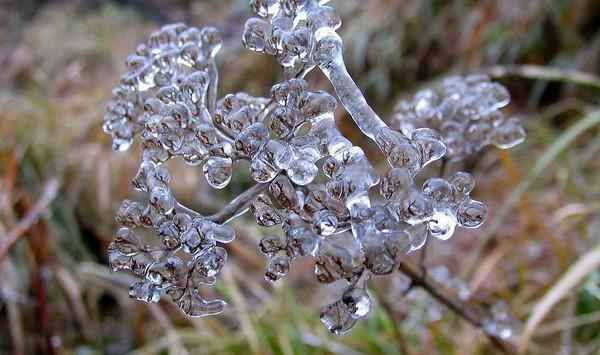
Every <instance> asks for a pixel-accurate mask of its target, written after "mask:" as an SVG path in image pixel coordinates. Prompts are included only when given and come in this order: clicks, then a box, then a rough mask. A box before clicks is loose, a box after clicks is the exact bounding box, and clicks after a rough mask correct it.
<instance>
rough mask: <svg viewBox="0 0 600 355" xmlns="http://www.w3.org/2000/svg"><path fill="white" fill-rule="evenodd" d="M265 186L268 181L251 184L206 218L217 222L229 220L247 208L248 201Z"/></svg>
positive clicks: (262, 190)
mask: <svg viewBox="0 0 600 355" xmlns="http://www.w3.org/2000/svg"><path fill="white" fill-rule="evenodd" d="M267 187H269V184H268V183H264V184H256V185H254V186H252V187H251V188H249V189H248V190H246V191H244V192H242V193H241V194H240V195H239V196H238V197H236V198H235V199H234V200H233V201H231V202H230V203H229V204H228V205H227V206H225V207H224V208H223V209H222V210H220V211H219V212H217V213H215V214H213V215H210V216H208V217H207V218H208V219H210V220H212V221H213V222H216V223H219V224H222V223H225V222H227V221H229V220H230V219H232V218H234V217H236V216H238V215H240V214H242V213H244V212H246V210H247V209H248V204H250V202H252V200H254V198H255V197H256V196H258V195H260V194H261V193H263V192H264V191H265V190H266V189H267Z"/></svg>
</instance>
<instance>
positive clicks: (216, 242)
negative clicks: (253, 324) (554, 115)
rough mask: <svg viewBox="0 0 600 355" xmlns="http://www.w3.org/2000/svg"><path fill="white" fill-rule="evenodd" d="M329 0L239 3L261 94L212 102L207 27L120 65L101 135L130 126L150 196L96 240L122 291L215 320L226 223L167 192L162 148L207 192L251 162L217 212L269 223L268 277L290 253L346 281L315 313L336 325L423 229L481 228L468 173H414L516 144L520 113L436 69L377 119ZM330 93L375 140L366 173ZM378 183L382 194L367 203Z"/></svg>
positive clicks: (367, 303) (264, 248)
mask: <svg viewBox="0 0 600 355" xmlns="http://www.w3.org/2000/svg"><path fill="white" fill-rule="evenodd" d="M327 2H328V1H324V0H319V1H318V0H252V1H251V7H252V9H253V10H254V11H255V12H256V14H257V15H258V16H259V17H260V18H254V19H250V20H248V21H247V22H246V24H245V26H244V32H243V34H242V43H243V44H244V46H245V47H246V48H248V49H250V50H252V51H256V52H261V53H266V54H269V55H272V56H274V57H275V58H276V60H277V61H278V62H279V63H280V65H281V67H282V69H283V77H284V80H283V81H282V82H280V83H278V84H275V85H273V86H272V87H271V90H270V92H269V95H268V96H269V97H255V96H251V95H249V94H246V93H235V94H226V95H224V96H223V97H221V98H219V99H218V98H217V90H216V85H217V82H218V75H217V70H216V64H215V55H216V54H217V52H218V51H219V49H220V48H221V39H220V37H219V34H218V32H217V31H216V30H215V29H214V28H204V29H196V28H193V27H187V26H185V25H182V24H174V25H167V26H164V27H163V28H161V29H160V30H159V31H157V32H155V33H152V34H151V36H150V38H149V40H148V41H147V42H146V43H144V44H141V45H140V46H138V48H137V49H136V51H135V53H134V54H133V55H131V56H130V57H129V58H128V59H127V61H126V65H127V69H128V72H127V74H125V75H124V76H123V77H122V79H121V81H120V83H119V85H118V86H117V87H116V88H115V89H114V90H113V93H112V100H111V101H110V102H109V104H108V107H107V113H106V115H105V116H104V121H103V129H104V131H105V132H106V133H108V134H110V135H111V137H112V139H113V148H114V149H116V150H121V151H122V150H126V149H127V148H129V146H130V145H131V144H132V142H133V139H134V137H135V136H139V137H140V140H141V146H142V159H141V162H140V167H139V169H138V172H137V174H136V176H135V177H134V179H133V185H134V187H135V188H136V189H137V190H140V191H143V192H146V193H147V195H148V199H147V201H146V202H145V203H141V202H136V201H131V200H125V201H124V202H123V204H122V206H121V208H120V210H119V212H118V215H117V218H116V220H117V223H118V224H119V229H118V231H117V233H116V236H115V238H114V240H113V242H111V244H110V245H109V248H108V255H109V264H110V266H111V268H112V269H113V270H117V269H128V270H131V271H132V272H133V273H134V274H136V275H137V276H139V277H140V281H138V282H136V283H134V284H133V285H132V286H131V288H130V293H129V295H130V296H131V297H132V298H135V299H138V300H141V301H145V302H158V301H159V300H160V298H161V297H162V296H164V295H167V296H169V297H170V298H171V299H172V300H173V301H174V302H175V303H176V304H177V305H178V307H179V308H180V309H181V310H182V311H183V312H184V313H186V314H187V315H189V316H206V315H213V314H218V313H220V312H222V311H223V310H224V308H225V305H226V304H225V302H224V301H222V300H205V299H204V298H203V297H201V293H199V292H198V290H199V289H200V288H201V287H205V286H211V285H214V283H215V282H216V277H217V276H218V273H219V271H220V270H221V268H222V267H223V266H224V264H225V262H226V260H227V252H226V250H225V249H224V247H223V246H224V244H226V243H230V242H232V241H233V240H234V238H235V232H234V230H233V229H232V228H231V227H228V226H226V225H224V224H222V223H220V222H222V221H223V220H226V219H228V218H214V216H213V217H212V218H213V219H212V220H211V218H210V217H206V216H203V215H201V214H200V213H197V212H195V211H193V210H191V209H189V208H187V207H185V206H183V205H182V204H181V203H180V202H178V201H177V200H176V198H175V196H174V195H173V193H172V191H171V189H170V183H171V176H170V173H169V171H168V170H167V169H166V167H165V165H164V163H165V162H167V161H168V160H170V159H173V158H181V159H182V160H183V161H184V162H186V163H187V164H188V165H190V166H192V167H198V168H201V169H202V172H203V174H204V176H205V178H206V180H207V182H208V184H209V185H210V186H211V187H212V188H215V189H221V188H224V187H226V186H227V185H228V184H229V183H230V182H231V179H232V175H233V172H234V169H233V166H234V163H235V162H236V161H238V160H246V161H248V162H249V165H250V175H251V177H252V179H253V180H254V181H255V182H256V183H257V184H259V185H258V187H259V188H253V189H250V190H248V191H251V192H252V195H251V196H248V195H246V194H247V193H248V192H245V193H244V195H245V196H244V197H245V200H244V201H246V199H247V202H243V203H240V204H239V205H238V202H239V201H237V199H236V200H234V201H232V202H231V204H230V206H232V205H235V206H237V207H236V208H235V210H232V212H231V214H230V215H228V216H226V217H235V216H237V215H239V214H240V212H243V211H245V209H248V210H249V211H250V212H251V214H252V215H253V216H254V218H255V220H256V223H257V224H258V225H260V226H262V227H273V228H274V230H273V233H270V234H268V235H266V236H264V237H263V238H262V239H261V241H260V244H259V249H260V251H261V252H262V253H264V254H265V256H266V257H267V262H266V271H265V279H266V280H268V281H269V282H275V281H277V280H279V279H281V278H282V277H284V276H285V275H286V274H287V273H288V272H289V270H290V268H291V267H292V266H293V262H294V260H295V259H296V258H299V257H312V258H314V260H315V268H314V273H315V276H316V278H317V280H318V281H319V282H321V283H332V282H335V281H336V280H343V281H344V282H345V285H346V287H345V289H344V290H343V291H342V292H341V293H340V294H339V299H338V300H337V301H335V302H332V303H331V304H328V305H325V306H323V307H322V308H321V310H320V318H321V321H322V322H323V324H324V325H325V326H326V328H327V329H328V330H329V331H331V332H333V333H335V334H343V333H346V332H348V331H349V330H350V329H351V328H352V327H353V326H354V325H355V324H356V322H357V321H358V320H359V319H361V318H363V317H365V316H366V315H367V314H368V312H369V310H370V309H371V307H372V305H373V302H372V299H371V297H370V295H369V292H368V282H369V280H370V279H371V278H373V277H376V276H378V275H384V274H388V273H391V272H394V271H395V270H397V268H398V267H399V265H400V263H401V262H402V261H403V260H404V258H405V257H406V255H408V254H409V253H411V252H414V251H417V250H419V249H421V248H422V247H423V245H424V244H425V243H426V241H427V240H428V239H430V238H433V239H436V240H441V241H443V240H448V239H449V238H451V237H452V236H453V234H454V232H455V230H456V229H457V227H464V228H475V227H478V226H479V225H481V224H482V223H483V221H484V219H485V215H486V213H487V211H486V207H485V205H484V204H483V203H481V202H479V201H476V200H473V199H472V198H471V197H470V194H471V192H472V190H473V188H474V185H475V182H474V179H473V177H472V176H471V175H470V174H468V173H465V172H457V173H454V174H453V175H451V176H450V177H448V178H442V177H440V178H438V177H431V178H429V179H426V180H425V182H424V184H423V185H422V186H417V185H416V184H415V181H414V178H415V176H416V175H417V174H419V173H420V172H421V171H422V170H423V168H424V167H425V166H426V165H428V164H431V163H433V162H434V161H436V160H439V159H441V158H442V157H447V158H449V159H461V158H463V157H465V156H466V155H468V154H471V153H472V152H474V151H477V150H480V149H482V148H483V147H484V146H486V145H489V144H494V145H496V146H498V147H501V148H509V147H512V146H514V145H516V144H518V143H520V142H521V141H522V140H523V139H524V137H525V135H524V131H523V129H522V127H521V125H520V122H519V121H518V119H514V118H511V119H505V118H504V117H503V115H502V113H501V112H500V109H501V108H502V107H504V106H505V105H507V104H508V101H509V95H508V92H507V91H506V89H504V88H503V87H502V86H500V85H499V84H497V83H493V82H491V81H490V80H489V79H488V78H486V77H483V76H469V77H466V78H458V77H456V78H449V79H447V80H446V81H444V83H443V84H442V87H441V88H439V89H436V90H430V89H426V90H422V91H420V92H418V93H417V94H416V95H415V97H414V99H413V100H412V101H410V102H402V103H400V104H398V106H397V110H396V113H395V116H394V118H393V119H392V124H391V127H388V125H387V124H386V123H385V122H384V121H383V120H381V119H380V118H379V116H377V114H376V113H375V112H374V111H373V110H372V108H371V107H370V106H369V105H368V104H367V102H366V100H365V98H364V96H363V95H362V93H361V91H360V89H359V88H358V86H356V84H355V83H354V81H353V80H352V78H351V77H350V75H349V73H348V71H347V70H346V68H345V65H344V62H343V57H342V39H341V37H340V36H339V35H338V34H337V33H336V30H337V29H338V28H339V27H340V26H341V19H340V17H339V16H338V15H337V14H336V12H335V11H334V10H333V9H332V8H331V7H329V6H326V5H325V4H326V3H327ZM316 68H318V69H319V70H320V71H321V72H322V73H323V74H324V75H325V76H326V77H327V78H328V79H329V80H330V81H331V83H332V85H333V88H334V89H335V93H336V95H337V98H336V97H334V96H333V95H332V94H330V93H328V92H325V91H315V90H309V85H308V83H307V82H306V81H305V80H304V79H303V78H304V76H305V75H306V74H307V73H308V72H309V71H311V70H313V69H316ZM338 101H339V102H340V103H341V105H342V106H343V107H344V108H345V109H346V110H347V111H348V112H349V113H350V116H351V117H352V119H353V120H354V122H355V123H356V124H357V126H358V128H359V129H360V130H361V131H362V132H363V133H364V134H365V135H366V136H367V137H368V138H369V139H371V140H373V141H374V143H375V144H376V145H377V146H378V147H379V148H380V149H381V151H382V153H383V154H384V156H385V158H386V160H387V162H388V165H389V168H388V169H387V171H385V172H382V173H380V172H378V171H377V170H376V169H375V168H374V166H373V165H372V164H371V162H369V160H368V159H367V157H366V155H365V154H364V151H363V150H362V148H361V147H359V146H356V145H354V144H353V143H352V142H350V141H349V140H348V139H347V138H346V137H345V136H344V135H343V134H342V133H341V132H340V130H339V129H338V127H337V125H336V122H335V118H334V112H335V110H336V107H337V105H338ZM394 129H396V130H394ZM377 188H378V189H379V193H380V195H381V198H377V199H374V198H372V196H373V194H372V192H373V191H372V190H374V189H377ZM140 228H148V229H151V230H153V231H154V232H155V235H156V237H157V238H156V239H157V242H156V243H155V245H154V246H152V245H145V244H144V243H142V240H143V238H140V235H141V234H139V229H140ZM278 232H279V234H281V235H278Z"/></svg>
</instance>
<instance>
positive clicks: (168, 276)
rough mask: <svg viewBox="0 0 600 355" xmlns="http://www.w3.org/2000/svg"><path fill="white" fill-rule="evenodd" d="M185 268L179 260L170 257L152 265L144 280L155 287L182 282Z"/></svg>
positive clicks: (185, 271) (185, 272) (185, 273)
mask: <svg viewBox="0 0 600 355" xmlns="http://www.w3.org/2000/svg"><path fill="white" fill-rule="evenodd" d="M186 275H187V266H186V264H185V263H184V262H183V260H181V259H180V258H178V257H176V256H171V257H169V258H168V259H167V260H165V261H164V262H160V263H154V264H152V265H151V266H150V267H149V268H148V271H147V273H146V278H147V279H148V280H149V281H150V282H152V283H153V284H155V285H158V286H161V287H163V285H164V284H167V285H168V284H173V283H176V282H178V281H182V280H184V278H185V276H186Z"/></svg>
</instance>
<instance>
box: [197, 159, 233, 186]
mask: <svg viewBox="0 0 600 355" xmlns="http://www.w3.org/2000/svg"><path fill="white" fill-rule="evenodd" d="M232 169H233V167H232V161H231V158H223V157H219V156H213V157H210V158H209V159H208V161H207V162H206V164H204V169H203V171H204V176H205V177H206V181H207V182H208V184H209V185H210V186H211V187H212V188H214V189H222V188H224V187H225V186H227V185H228V184H229V181H231V174H232V173H233V170H232Z"/></svg>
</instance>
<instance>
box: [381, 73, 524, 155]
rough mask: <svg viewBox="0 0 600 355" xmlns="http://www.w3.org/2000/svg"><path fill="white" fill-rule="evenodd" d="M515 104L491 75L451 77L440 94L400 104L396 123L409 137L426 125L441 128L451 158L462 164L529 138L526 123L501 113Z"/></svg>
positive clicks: (427, 91) (429, 91)
mask: <svg viewBox="0 0 600 355" xmlns="http://www.w3.org/2000/svg"><path fill="white" fill-rule="evenodd" d="M509 102H510V94H509V93H508V90H506V88H505V87H504V86H502V85H500V84H499V83H496V82H491V81H490V78H489V77H488V76H487V75H484V74H473V75H469V76H466V77H464V78H463V77H459V76H455V77H449V78H446V79H445V80H444V81H443V82H442V83H441V85H440V86H439V88H437V89H435V90H432V89H424V90H421V91H418V92H417V93H416V94H415V96H414V98H413V99H412V101H400V102H398V103H397V104H396V108H395V111H394V115H393V117H392V119H391V120H390V121H391V122H390V123H391V125H392V127H394V128H395V129H398V130H400V131H401V132H402V133H404V134H406V135H409V134H412V132H414V131H415V130H417V129H420V128H423V127H428V128H433V129H435V130H437V131H438V132H440V134H441V135H442V137H443V142H444V144H445V145H446V149H447V152H446V156H447V157H448V158H449V159H451V160H462V159H464V158H466V157H467V156H469V155H471V154H473V153H475V152H478V151H480V150H481V149H483V148H484V147H486V146H488V145H490V144H493V145H495V146H496V147H498V148H502V149H509V148H512V147H514V146H515V145H517V144H520V143H522V142H523V141H524V140H525V130H524V129H523V127H522V126H521V121H520V120H519V119H518V118H517V117H510V118H507V117H505V116H504V114H503V113H502V111H500V109H502V108H503V107H505V106H506V105H508V103H509Z"/></svg>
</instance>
